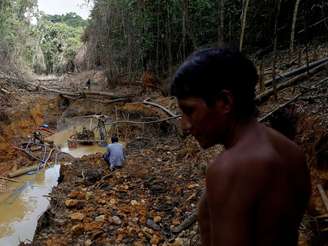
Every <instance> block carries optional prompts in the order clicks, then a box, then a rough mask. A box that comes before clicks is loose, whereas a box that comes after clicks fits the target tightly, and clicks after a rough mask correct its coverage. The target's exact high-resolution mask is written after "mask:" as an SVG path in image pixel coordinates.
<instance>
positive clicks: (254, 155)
mask: <svg viewBox="0 0 328 246" xmlns="http://www.w3.org/2000/svg"><path fill="white" fill-rule="evenodd" d="M257 79H258V76H257V72H256V68H255V67H254V65H253V63H252V62H251V61H250V60H248V59H247V58H246V57H244V56H243V55H242V54H241V53H240V52H238V51H235V50H232V49H226V48H222V49H206V50H201V51H198V52H196V53H194V54H193V55H191V56H190V57H189V58H188V59H187V61H186V62H185V63H184V64H183V65H182V66H181V67H180V68H179V69H178V71H177V72H176V75H175V78H174V80H173V83H172V86H171V91H172V94H173V95H174V96H176V97H177V98H178V102H179V106H180V108H181V110H182V112H183V116H182V120H181V121H182V122H181V123H182V128H183V130H184V131H187V132H188V133H191V134H192V135H193V136H194V137H195V138H196V139H197V141H198V142H199V144H200V145H201V146H202V147H203V148H205V149H206V148H209V147H211V146H213V145H215V144H223V145H224V146H225V151H224V152H223V153H221V154H220V155H218V156H216V157H215V158H214V160H213V161H212V162H211V163H209V164H208V170H207V174H206V193H205V194H204V196H203V197H202V199H201V202H200V205H199V225H200V231H201V238H202V245H203V246H271V245H272V246H273V245H274V246H283V245H288V246H296V245H297V241H298V227H299V225H300V222H301V220H302V217H303V214H304V212H305V209H306V207H307V204H308V201H309V197H310V189H311V188H310V177H309V172H308V169H307V166H306V163H305V158H304V155H303V153H302V151H301V150H300V149H299V148H298V147H297V146H296V145H295V144H294V143H293V142H291V141H290V140H289V139H287V138H286V137H284V136H283V135H281V134H280V133H278V132H276V131H275V130H273V129H271V128H268V127H266V126H264V125H262V124H260V123H259V122H257V120H256V106H255V102H254V98H255V85H256V82H257Z"/></svg>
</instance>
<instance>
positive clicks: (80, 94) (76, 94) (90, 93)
mask: <svg viewBox="0 0 328 246" xmlns="http://www.w3.org/2000/svg"><path fill="white" fill-rule="evenodd" d="M34 86H36V85H34ZM36 87H38V88H40V89H43V90H45V91H49V92H53V93H57V94H61V95H63V96H68V97H73V98H74V97H75V98H76V97H77V98H83V97H87V96H105V97H110V98H111V99H126V98H130V97H133V96H135V95H134V94H130V95H115V94H113V93H110V92H103V91H82V92H69V91H63V90H56V89H49V88H47V87H45V86H36Z"/></svg>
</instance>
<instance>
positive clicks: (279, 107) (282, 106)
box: [259, 93, 303, 122]
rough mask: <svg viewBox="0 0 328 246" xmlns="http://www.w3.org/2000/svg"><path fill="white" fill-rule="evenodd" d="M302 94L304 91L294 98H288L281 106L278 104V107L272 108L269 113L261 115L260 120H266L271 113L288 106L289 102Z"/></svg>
mask: <svg viewBox="0 0 328 246" xmlns="http://www.w3.org/2000/svg"><path fill="white" fill-rule="evenodd" d="M301 95H303V94H302V93H299V94H298V95H297V96H295V97H293V98H292V99H290V100H288V101H287V102H286V103H283V104H281V105H280V106H278V107H277V108H275V109H274V110H272V111H271V112H269V113H267V114H266V115H265V116H263V117H261V118H260V119H259V122H263V121H265V120H266V119H267V118H269V117H270V116H271V115H273V114H274V113H275V112H277V111H278V110H280V109H282V108H284V107H286V106H287V105H288V104H290V103H292V102H294V101H295V100H296V99H297V98H299V97H300V96H301Z"/></svg>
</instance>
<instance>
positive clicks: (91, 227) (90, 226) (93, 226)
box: [84, 222, 103, 231]
mask: <svg viewBox="0 0 328 246" xmlns="http://www.w3.org/2000/svg"><path fill="white" fill-rule="evenodd" d="M102 224H103V223H99V222H91V223H85V224H84V230H85V231H97V230H100V229H101V228H102Z"/></svg>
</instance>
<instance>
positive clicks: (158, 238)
mask: <svg viewBox="0 0 328 246" xmlns="http://www.w3.org/2000/svg"><path fill="white" fill-rule="evenodd" d="M160 241H161V238H160V237H159V236H157V235H156V234H155V235H153V237H152V238H151V240H150V242H151V244H152V245H154V244H155V245H158V244H159V242H160Z"/></svg>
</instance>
